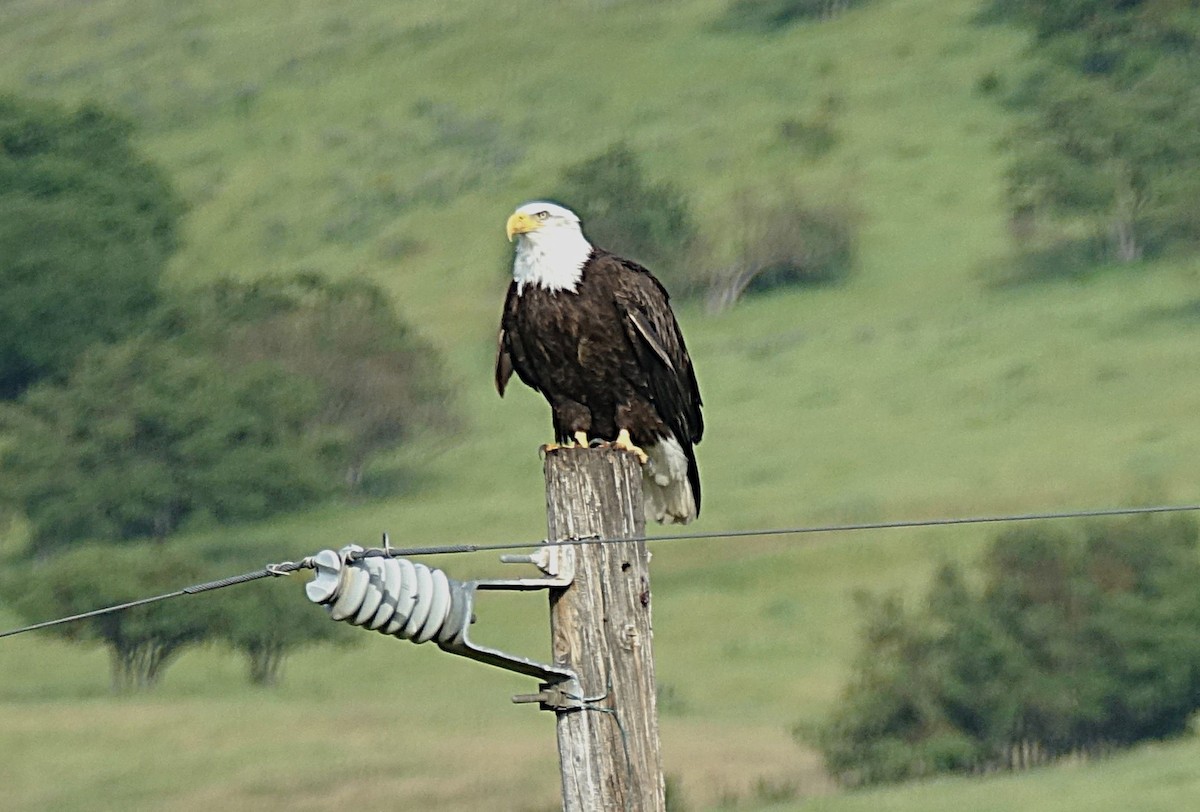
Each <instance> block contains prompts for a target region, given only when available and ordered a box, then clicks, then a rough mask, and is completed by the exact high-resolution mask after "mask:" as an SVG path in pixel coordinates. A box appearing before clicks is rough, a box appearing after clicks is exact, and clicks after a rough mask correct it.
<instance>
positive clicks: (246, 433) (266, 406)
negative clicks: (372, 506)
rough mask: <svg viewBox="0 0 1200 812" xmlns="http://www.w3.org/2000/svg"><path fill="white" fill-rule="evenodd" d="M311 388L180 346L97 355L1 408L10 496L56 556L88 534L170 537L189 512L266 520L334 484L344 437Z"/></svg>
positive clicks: (1, 476) (4, 477)
mask: <svg viewBox="0 0 1200 812" xmlns="http://www.w3.org/2000/svg"><path fill="white" fill-rule="evenodd" d="M317 403H318V395H317V392H316V391H315V387H314V386H313V385H311V383H309V382H307V381H304V380H302V379H298V378H296V377H294V376H289V375H287V374H286V373H285V372H284V371H283V370H281V369H279V368H278V367H273V366H271V365H268V364H248V365H246V366H244V367H242V368H240V369H230V368H228V367H225V366H223V365H221V364H219V363H217V361H216V360H214V359H213V358H211V357H209V356H205V355H203V354H198V353H193V352H189V351H187V350H185V349H184V348H181V347H180V346H178V345H175V344H154V343H151V342H149V341H147V340H144V339H143V340H133V341H130V342H127V343H125V344H121V345H117V346H115V347H103V346H101V347H96V348H94V349H93V350H91V351H89V352H88V353H87V354H86V355H85V356H84V358H83V359H82V361H81V363H80V364H79V366H78V368H77V369H76V371H75V372H74V373H73V374H72V375H71V377H70V378H69V379H68V380H67V381H66V382H65V383H64V384H48V383H44V384H39V385H37V386H35V387H34V388H32V389H31V390H30V391H29V392H27V393H26V394H25V396H24V397H23V398H22V399H21V401H20V402H19V403H18V404H15V405H12V406H8V407H7V408H6V409H5V410H4V411H3V412H2V413H0V416H2V417H3V423H4V427H5V429H6V430H7V431H9V432H11V437H12V442H10V443H9V444H7V446H6V447H5V448H4V450H3V453H2V454H0V484H2V487H0V492H2V493H3V494H4V496H5V498H6V500H8V501H10V502H12V503H15V505H16V506H17V507H18V508H19V509H20V510H21V511H22V512H23V513H24V515H25V516H26V517H27V518H28V520H29V523H30V530H31V545H32V548H33V550H34V551H35V552H38V553H46V552H49V551H51V550H53V549H56V548H60V547H63V546H64V545H68V544H71V543H72V542H76V541H79V540H83V539H110V540H120V539H132V538H140V537H147V536H149V537H154V538H157V539H162V538H165V537H166V536H167V535H168V534H170V533H171V532H173V531H174V530H176V529H177V528H178V527H179V526H180V525H181V524H182V523H184V522H185V521H193V522H194V521H198V520H215V521H219V522H229V521H236V520H242V519H249V518H258V517H262V516H266V515H270V514H272V513H277V512H280V511H286V510H291V509H295V508H297V507H299V506H301V505H305V504H308V503H310V502H312V501H314V500H316V499H318V498H320V497H322V496H324V495H326V494H327V493H329V492H330V490H331V480H332V477H331V476H330V474H331V460H332V458H333V457H332V455H331V449H336V444H335V443H334V442H333V441H332V439H331V438H330V437H329V436H328V435H327V434H325V433H323V432H321V431H320V427H319V426H315V425H314V421H313V419H312V416H313V414H314V413H315V411H316V408H317Z"/></svg>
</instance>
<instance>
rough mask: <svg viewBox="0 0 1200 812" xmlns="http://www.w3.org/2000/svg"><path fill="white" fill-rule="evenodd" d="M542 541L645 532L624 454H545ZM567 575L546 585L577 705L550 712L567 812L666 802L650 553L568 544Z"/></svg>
mask: <svg viewBox="0 0 1200 812" xmlns="http://www.w3.org/2000/svg"><path fill="white" fill-rule="evenodd" d="M545 473H546V515H547V525H548V528H549V532H548V535H547V538H548V539H549V540H551V541H559V540H563V539H570V538H578V539H586V538H588V537H600V538H631V537H640V536H642V535H644V534H645V527H646V520H645V512H644V509H643V507H642V472H641V467H640V465H639V464H638V461H637V459H635V458H634V456H633V455H632V454H629V453H626V452H623V451H617V450H614V449H587V448H565V449H559V450H557V451H553V452H550V453H549V454H547V455H546V463H545ZM569 549H573V551H574V554H575V580H574V581H573V582H572V584H571V585H570V586H568V587H565V588H556V589H551V590H550V630H551V636H552V645H553V652H554V664H555V665H559V666H565V667H568V668H571V669H574V671H575V672H576V673H577V674H578V675H579V682H580V686H581V687H582V690H583V696H584V698H586V699H587V700H590V701H589V702H587V703H586V705H585V707H584V708H581V709H577V710H568V711H559V712H558V755H559V759H560V762H561V766H562V785H563V809H564V810H566V812H593V811H595V812H610V811H612V810H616V812H620V810H637V811H638V812H643V810H645V811H646V812H662V810H665V809H666V800H665V795H664V786H663V772H662V756H661V754H660V752H659V745H658V709H657V702H656V698H655V682H654V653H653V646H652V645H651V639H650V638H651V629H650V568H649V563H650V556H649V555H648V554H647V552H646V545H645V543H644V542H641V541H630V542H622V543H609V544H583V545H578V546H575V547H573V548H569Z"/></svg>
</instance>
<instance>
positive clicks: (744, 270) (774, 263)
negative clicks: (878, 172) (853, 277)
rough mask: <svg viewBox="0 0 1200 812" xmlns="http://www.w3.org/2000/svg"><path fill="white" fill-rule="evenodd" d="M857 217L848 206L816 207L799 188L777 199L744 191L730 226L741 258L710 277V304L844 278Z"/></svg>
mask: <svg viewBox="0 0 1200 812" xmlns="http://www.w3.org/2000/svg"><path fill="white" fill-rule="evenodd" d="M857 220H858V218H857V216H856V215H855V213H854V212H853V211H852V210H850V209H849V208H848V207H844V206H836V205H826V206H813V205H810V204H809V203H807V202H806V201H805V200H804V198H803V196H801V195H800V194H798V193H795V192H791V193H788V194H784V195H782V196H781V197H780V198H779V199H777V200H774V201H771V200H764V199H763V197H762V196H761V195H760V194H757V193H756V194H749V193H748V194H743V195H741V196H740V197H739V198H738V200H737V201H736V202H735V203H734V204H733V205H732V206H731V213H730V217H729V222H728V223H727V224H726V227H727V228H728V229H729V230H730V231H731V232H732V236H733V237H734V239H735V240H736V247H737V252H738V253H737V257H736V260H735V262H734V263H733V265H731V266H729V267H727V268H723V269H719V270H716V271H714V272H712V273H711V277H710V279H709V280H707V299H708V304H709V307H710V308H712V309H714V310H721V309H724V308H726V307H729V306H731V305H732V304H734V303H735V302H736V301H737V300H738V299H740V298H741V297H742V296H743V295H746V294H748V293H765V292H768V291H771V290H775V289H777V288H781V287H788V286H796V285H821V284H831V283H835V282H840V281H842V280H843V279H845V278H846V276H847V275H848V274H849V273H850V271H851V269H852V268H853V265H854V243H855V236H856V232H857Z"/></svg>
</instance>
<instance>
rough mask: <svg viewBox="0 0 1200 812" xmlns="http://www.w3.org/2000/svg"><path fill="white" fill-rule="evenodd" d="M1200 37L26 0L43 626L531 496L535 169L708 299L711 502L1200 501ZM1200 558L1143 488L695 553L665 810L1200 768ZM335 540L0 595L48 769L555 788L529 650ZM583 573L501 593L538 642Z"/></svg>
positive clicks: (621, 13)
mask: <svg viewBox="0 0 1200 812" xmlns="http://www.w3.org/2000/svg"><path fill="white" fill-rule="evenodd" d="M1198 36H1200V9H1198V8H1197V7H1196V5H1195V4H1194V3H1188V2H1175V1H1174V0H1135V1H1134V2H1125V3H1120V4H1112V3H1106V2H1101V0H1071V2H1050V1H1049V0H991V2H987V1H986V0H943V1H942V2H933V0H871V2H865V1H864V2H847V1H843V2H831V1H830V0H819V2H812V1H811V0H782V1H780V2H774V0H772V2H747V0H671V2H651V3H630V2H613V3H597V2H590V0H578V2H575V1H574V0H573V1H572V2H566V3H561V4H556V5H552V6H545V5H542V6H537V7H525V6H520V5H514V6H500V7H498V6H497V5H496V4H491V3H483V2H481V0H480V1H478V2H477V1H476V0H464V2H461V3H455V4H451V5H444V6H439V5H430V4H415V3H401V4H396V3H382V2H376V0H362V2H357V3H353V4H351V5H345V6H337V7H333V6H328V5H325V4H318V3H310V2H302V3H298V4H297V3H281V2H275V1H274V0H267V1H266V2H262V3H258V4H254V5H253V6H246V5H244V4H229V3H221V2H218V1H217V0H204V1H203V2H196V3H191V4H185V5H181V4H176V3H167V2H158V1H157V0H153V1H152V2H143V3H137V4H135V3H129V2H127V0H103V1H102V2H95V3H89V4H85V5H72V4H68V5H66V6H64V5H61V4H54V3H49V2H44V0H26V1H25V2H16V3H9V4H6V5H4V6H3V7H2V8H0V502H2V504H0V556H3V575H2V576H0V626H3V627H8V626H13V625H17V624H19V623H21V622H24V621H34V620H41V619H45V618H48V617H52V616H58V615H64V614H69V613H73V612H79V611H83V610H86V609H90V608H94V607H96V606H99V605H103V604H108V603H113V602H119V601H125V600H130V599H133V598H138V597H143V596H145V595H148V594H152V593H157V592H163V591H169V590H173V589H176V588H178V587H180V586H184V585H186V584H189V583H193V582H196V581H199V580H205V579H208V578H212V577H218V576H223V575H228V574H233V573H236V572H240V571H243V570H246V569H253V568H257V567H261V566H262V565H263V564H264V563H266V562H268V561H279V560H285V559H295V558H299V557H301V556H303V555H307V554H309V553H312V552H314V551H315V550H317V549H320V548H322V547H338V546H341V545H342V544H344V543H347V542H350V541H357V542H359V543H369V544H370V543H374V542H375V540H376V539H377V538H378V536H379V533H380V532H382V531H385V530H386V531H389V532H390V533H391V535H392V539H393V541H394V542H396V543H398V544H405V545H421V544H439V543H460V542H482V543H486V542H499V541H513V540H523V539H536V538H539V537H540V536H541V534H542V532H543V516H542V501H541V488H542V485H541V481H540V480H541V478H540V465H539V463H538V460H537V455H536V448H537V445H538V444H539V443H541V442H544V441H545V440H546V439H547V436H548V435H547V431H548V421H547V419H546V417H547V412H546V409H545V406H544V404H543V403H541V402H540V400H539V398H538V397H537V396H536V395H534V394H532V393H529V392H524V391H520V390H518V391H516V392H514V393H513V395H512V396H510V397H509V398H507V399H506V400H505V401H502V402H501V401H497V400H496V399H495V394H494V392H493V391H492V388H491V384H490V381H491V374H490V369H489V367H490V364H491V363H492V359H493V355H492V353H493V342H494V336H495V329H496V322H497V319H498V314H499V307H500V302H501V298H502V296H503V290H504V286H505V284H506V276H507V272H508V268H507V266H508V263H509V262H510V260H511V253H510V252H511V248H510V247H509V246H508V245H506V244H505V242H504V241H503V238H502V236H501V232H502V223H503V221H504V219H505V217H506V216H507V215H508V213H509V212H510V211H511V210H512V209H513V208H514V207H515V206H516V205H518V204H519V203H521V202H523V201H525V200H528V199H531V198H535V197H551V198H554V199H557V200H560V201H561V202H563V203H566V204H567V205H569V206H571V207H573V208H574V209H575V210H576V211H578V212H579V213H580V214H581V216H582V217H583V219H584V224H585V228H586V230H587V231H588V233H589V234H590V235H591V236H592V238H593V239H594V240H595V241H596V242H597V243H599V244H602V245H604V246H606V247H609V248H611V249H614V250H617V251H619V252H621V253H624V254H626V255H627V256H630V257H631V258H634V259H636V260H638V261H640V262H642V263H644V264H646V265H647V266H649V267H651V268H652V269H653V270H654V271H655V272H656V273H657V274H659V275H660V277H661V278H662V279H663V280H664V282H665V283H666V284H667V286H668V288H669V289H670V290H671V292H672V294H673V296H674V299H675V302H676V306H677V310H678V312H679V316H680V319H681V321H682V323H683V327H684V331H685V333H686V335H687V337H688V340H689V345H690V347H691V350H692V355H693V357H694V358H695V359H696V363H697V368H698V375H699V377H700V384H701V389H702V392H703V394H704V397H705V401H706V405H707V412H706V417H707V418H708V423H709V426H710V430H709V434H708V436H707V437H706V438H705V442H704V443H703V445H702V446H701V447H700V448H699V457H700V466H701V470H702V475H703V476H704V478H705V482H706V495H709V498H708V499H706V505H705V515H704V517H703V520H702V524H701V525H700V528H701V529H704V530H720V529H726V528H738V529H744V528H764V527H771V526H778V525H789V526H793V525H800V524H805V523H813V522H833V521H871V520H879V519H892V518H902V517H919V516H930V515H955V514H964V513H986V512H1007V511H1016V512H1025V511H1029V510H1051V509H1055V508H1075V507H1081V506H1083V507H1088V506H1098V505H1106V504H1129V503H1135V504H1144V503H1147V502H1150V501H1191V502H1194V501H1195V496H1196V489H1195V483H1196V481H1197V475H1198V474H1200V464H1198V463H1197V460H1200V425H1198V424H1197V423H1196V420H1195V414H1196V412H1197V408H1198V407H1200V376H1198V375H1197V369H1196V363H1195V359H1196V342H1197V339H1198V338H1200V256H1198V254H1197V249H1198V248H1200V245H1198V242H1200V219H1198V215H1197V208H1196V206H1195V201H1196V200H1197V199H1198V198H1200V119H1198V117H1200V98H1198V97H1197V96H1198V94H1200V68H1198V67H1197V66H1198V65H1200V59H1198V57H1200V45H1198V43H1197V37H1198ZM437 563H438V564H439V565H441V566H444V567H446V568H447V569H448V570H449V571H450V573H451V575H453V576H455V577H459V578H470V577H475V576H478V575H484V574H488V573H494V572H495V571H496V569H497V567H496V565H495V564H494V562H493V561H492V560H490V559H489V558H487V557H481V556H460V557H454V558H449V557H447V558H446V559H444V560H441V561H438V562H437ZM1197 565H1198V561H1197V557H1196V532H1195V529H1194V525H1193V524H1191V523H1189V522H1186V521H1182V522H1181V521H1166V520H1141V519H1139V520H1137V521H1124V522H1122V521H1113V522H1106V523H1091V524H1087V525H1079V526H1073V525H1051V524H1038V525H1026V526H1022V527H1021V528H1020V529H1014V530H1012V531H1011V532H1008V531H1006V532H1001V533H997V532H994V531H989V530H985V529H971V528H956V529H926V530H920V531H916V530H914V531H889V532H887V533H874V534H837V535H830V536H822V537H809V538H806V539H805V540H804V542H803V543H797V542H796V541H795V540H788V539H779V538H776V539H769V540H768V539H758V540H755V539H746V540H739V541H738V542H737V543H736V545H731V544H729V543H727V542H718V541H712V542H676V543H672V544H661V545H658V546H657V547H656V549H655V592H654V597H655V624H656V631H657V635H656V655H657V661H658V674H659V680H660V698H659V699H660V710H661V713H662V717H663V718H662V725H663V750H664V761H665V763H666V766H667V772H668V774H669V779H670V780H669V784H670V796H671V805H672V808H674V809H707V808H738V809H785V808H786V809H791V808H805V809H808V808H811V809H837V810H841V809H855V808H859V807H861V808H871V809H876V808H880V807H884V806H886V807H887V808H894V809H910V808H911V809H922V810H928V809H934V810H936V809H941V808H946V809H960V808H974V809H1034V810H1053V809H1081V808H1087V809H1128V808H1140V809H1154V808H1162V809H1176V808H1179V807H1180V806H1181V805H1183V804H1186V803H1187V801H1185V800H1183V799H1185V798H1191V797H1193V796H1194V794H1195V792H1196V791H1197V789H1200V775H1198V774H1197V773H1196V771H1195V770H1194V769H1193V768H1192V766H1191V765H1192V764H1194V762H1195V758H1196V755H1197V750H1198V749H1200V743H1197V742H1196V740H1195V739H1194V738H1193V737H1192V732H1191V731H1192V728H1191V725H1192V723H1193V718H1194V713H1195V710H1196V707H1197V706H1198V705H1200V676H1198V675H1200V629H1198V628H1197V625H1198V624H1197V620H1200V618H1198V613H1200V606H1198V605H1197V603H1196V598H1195V597H1194V596H1193V595H1191V594H1190V592H1189V587H1190V585H1191V584H1192V583H1194V581H1195V575H1196V567H1197ZM299 581H300V578H299V577H294V578H293V579H289V580H282V579H281V580H278V581H272V582H271V583H269V584H266V583H262V582H260V583H257V584H255V585H251V586H241V587H235V588H232V589H229V590H224V591H222V592H221V593H217V594H213V595H204V596H191V597H187V598H184V599H181V600H179V601H174V602H170V603H167V604H161V605H158V606H157V607H147V608H143V609H139V610H136V611H131V612H128V613H125V614H122V615H117V616H112V617H109V618H107V619H104V620H97V621H92V622H88V623H85V624H78V625H73V626H64V627H60V628H59V630H58V631H57V632H56V633H53V634H51V633H39V634H38V635H28V636H24V637H20V638H14V639H9V640H4V641H0V706H2V708H3V713H4V716H5V719H6V724H5V725H4V726H0V760H2V761H3V763H4V764H5V765H6V766H5V775H6V781H5V786H6V799H7V801H11V803H12V804H14V805H15V806H14V808H20V809H104V808H113V807H120V808H122V809H159V808H178V809H190V808H202V807H203V808H208V807H210V806H211V805H212V804H213V803H220V804H223V805H225V806H227V807H229V808H234V809H272V808H280V809H282V808H288V809H295V808H309V807H312V808H318V807H320V808H325V807H327V806H330V805H336V806H349V805H357V806H362V807H367V808H382V807H386V806H394V805H396V804H397V803H399V804H400V805H402V806H405V807H411V808H447V809H491V808H495V805H496V799H497V798H505V799H506V801H507V803H506V804H505V806H506V807H507V808H516V809H542V808H553V806H554V804H555V797H556V793H557V768H556V766H555V757H554V750H553V723H552V720H550V719H546V718H540V717H536V716H535V715H532V714H531V713H530V712H529V711H528V709H527V708H519V709H514V708H511V707H509V706H508V704H507V701H506V699H505V696H506V694H507V693H514V692H518V691H522V690H525V689H527V687H528V686H527V685H526V684H525V683H524V682H523V681H521V680H519V679H517V678H515V677H512V676H510V675H507V674H503V673H500V672H496V671H492V670H490V669H483V668H479V667H476V666H473V665H471V664H469V663H465V662H457V661H456V662H447V660H449V659H450V658H448V657H446V656H444V655H441V654H440V653H439V652H437V651H425V650H424V647H423V648H420V649H417V648H413V647H411V646H408V645H402V644H399V643H396V642H395V641H391V642H389V641H387V640H382V639H376V638H375V636H370V638H371V639H363V638H367V637H368V636H366V635H359V634H355V633H354V632H353V631H350V630H347V629H343V628H338V627H337V626H335V624H332V623H329V622H328V621H327V620H326V619H325V618H324V615H323V613H322V612H321V611H319V610H317V609H315V608H314V607H312V606H310V605H308V604H307V603H306V602H305V600H304V598H303V594H302V590H301V588H300V583H299ZM544 615H545V612H544V607H543V605H542V604H541V603H540V602H539V601H537V600H535V599H530V598H529V597H528V596H526V597H525V598H523V599H521V600H516V599H513V600H505V599H503V598H499V597H497V598H496V600H495V601H494V602H492V603H489V604H486V605H483V606H482V607H481V612H480V621H481V625H480V634H482V635H484V636H485V637H486V638H487V640H488V641H489V642H492V643H494V644H496V645H498V646H499V647H501V648H510V649H513V650H519V651H525V652H527V653H531V655H535V656H536V652H539V651H544V650H545V648H546V637H547V635H546V624H545V618H544ZM317 644H320V645H317ZM398 736H400V737H401V738H402V740H403V742H404V747H403V748H398V747H396V746H395V744H394V743H395V742H397V741H398V739H397V737H398ZM1146 741H1151V742H1154V743H1150V744H1146V743H1144V742H1146ZM1160 741H1161V742H1165V743H1158V742H1160ZM389 743H391V746H389ZM1131 746H1133V747H1134V749H1133V750H1129V748H1130V747H1131ZM1101 759H1102V761H1099V760H1101ZM451 763H452V764H456V765H460V764H463V763H467V764H469V765H470V766H469V768H468V769H465V770H464V769H454V770H450V769H448V768H447V766H446V765H447V764H451ZM48 764H53V765H55V769H54V770H49V769H48V768H47V765H48ZM130 765H137V769H132V768H131V766H130ZM1032 768H1037V769H1032ZM947 773H956V774H959V775H958V777H949V778H948V777H942V778H934V776H937V775H939V774H947ZM1009 773H1012V774H1009ZM902 781H908V782H909V783H904V784H900V785H899V786H888V787H880V788H866V785H874V784H895V783H896V782H902ZM7 801H6V802H7Z"/></svg>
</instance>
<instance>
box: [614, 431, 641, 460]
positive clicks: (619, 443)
mask: <svg viewBox="0 0 1200 812" xmlns="http://www.w3.org/2000/svg"><path fill="white" fill-rule="evenodd" d="M612 447H613V448H619V449H620V450H622V451H628V452H630V453H631V454H633V455H635V456H636V457H637V458H638V462H640V463H641V464H642V465H645V464H646V463H648V462H649V461H650V457H649V456H648V455H647V454H646V452H645V451H643V450H642V449H640V448H638V447H637V446H636V445H634V444H633V438H632V437H630V436H629V429H621V430H620V431H619V432H618V433H617V439H616V440H614V441H613V443H612Z"/></svg>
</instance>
